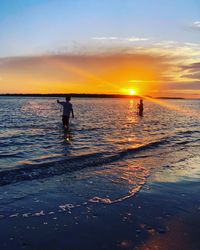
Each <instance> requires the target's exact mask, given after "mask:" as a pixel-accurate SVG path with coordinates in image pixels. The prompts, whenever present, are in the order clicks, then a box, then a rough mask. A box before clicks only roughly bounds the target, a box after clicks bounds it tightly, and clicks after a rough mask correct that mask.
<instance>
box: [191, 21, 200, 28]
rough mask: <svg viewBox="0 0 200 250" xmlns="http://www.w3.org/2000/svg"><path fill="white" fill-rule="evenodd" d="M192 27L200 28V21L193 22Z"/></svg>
mask: <svg viewBox="0 0 200 250" xmlns="http://www.w3.org/2000/svg"><path fill="white" fill-rule="evenodd" d="M192 27H193V28H196V29H200V21H195V22H193V24H192Z"/></svg>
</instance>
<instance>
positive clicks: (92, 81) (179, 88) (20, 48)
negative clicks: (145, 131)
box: [0, 0, 200, 98]
mask: <svg viewBox="0 0 200 250" xmlns="http://www.w3.org/2000/svg"><path fill="white" fill-rule="evenodd" d="M0 38H1V39H0V93H109V94H128V93H129V91H130V90H131V89H133V90H134V91H135V93H137V94H139V95H151V96H169V97H189V98H200V73H199V72H200V42H199V41H200V1H199V0H190V1H182V0H173V1H172V0H101V1H99V0H0Z"/></svg>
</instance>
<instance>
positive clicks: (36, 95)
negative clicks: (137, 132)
mask: <svg viewBox="0 0 200 250" xmlns="http://www.w3.org/2000/svg"><path fill="white" fill-rule="evenodd" d="M66 95H70V96H71V97H79V98H85V97H87V98H145V97H144V96H143V97H141V96H138V95H134V96H131V95H120V94H75V93H65V94H0V96H11V97H12V96H17V97H18V96H19V97H20V96H21V97H65V96H66ZM146 97H147V98H153V99H185V98H181V97H152V96H146Z"/></svg>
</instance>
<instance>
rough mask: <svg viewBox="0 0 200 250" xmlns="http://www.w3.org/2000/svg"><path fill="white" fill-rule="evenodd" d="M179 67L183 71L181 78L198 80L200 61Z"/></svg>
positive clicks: (199, 76) (199, 78) (199, 77)
mask: <svg viewBox="0 0 200 250" xmlns="http://www.w3.org/2000/svg"><path fill="white" fill-rule="evenodd" d="M180 68H181V70H183V72H184V73H183V75H182V78H189V79H195V80H200V62H196V63H191V64H188V65H183V66H181V67H180Z"/></svg>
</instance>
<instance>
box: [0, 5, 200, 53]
mask: <svg viewBox="0 0 200 250" xmlns="http://www.w3.org/2000/svg"><path fill="white" fill-rule="evenodd" d="M198 20H200V1H197V0H190V1H182V0H174V1H169V0H101V1H96V0H1V1H0V37H1V39H0V57H7V56H20V55H29V54H30V55H34V54H38V53H49V52H57V51H60V50H61V51H62V50H64V49H65V47H72V48H74V47H76V46H79V45H82V44H84V45H85V44H87V45H88V44H91V43H93V42H94V40H93V39H92V38H93V37H113V36H114V37H119V38H120V37H122V38H123V37H127V38H128V37H144V38H148V39H149V42H148V43H153V42H159V41H164V40H173V41H179V42H190V43H195V42H198V41H199V39H200V32H195V31H194V30H192V28H191V26H192V25H193V23H194V22H195V21H198Z"/></svg>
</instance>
